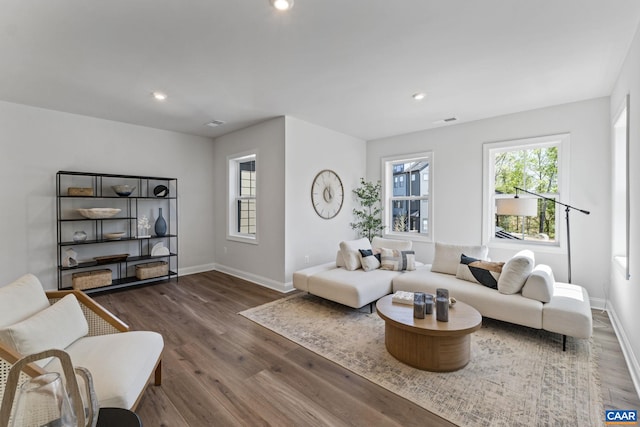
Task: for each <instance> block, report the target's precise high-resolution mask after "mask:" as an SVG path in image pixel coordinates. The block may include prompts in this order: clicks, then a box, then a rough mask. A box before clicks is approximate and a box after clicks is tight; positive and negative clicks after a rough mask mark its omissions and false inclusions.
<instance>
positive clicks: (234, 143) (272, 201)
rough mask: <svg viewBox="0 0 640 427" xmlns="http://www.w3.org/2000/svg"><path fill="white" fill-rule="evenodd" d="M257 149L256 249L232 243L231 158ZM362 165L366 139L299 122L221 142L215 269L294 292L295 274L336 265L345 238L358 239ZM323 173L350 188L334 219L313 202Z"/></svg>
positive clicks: (284, 120)
mask: <svg viewBox="0 0 640 427" xmlns="http://www.w3.org/2000/svg"><path fill="white" fill-rule="evenodd" d="M253 149H258V150H259V153H258V170H257V176H258V188H257V198H258V200H257V202H258V208H257V209H258V221H259V222H258V244H251V243H244V242H237V241H233V240H228V239H227V238H226V227H227V218H226V210H227V175H226V174H227V165H226V161H227V156H230V155H234V154H237V153H242V152H245V151H248V150H253ZM364 164H365V142H364V141H362V140H360V139H357V138H353V137H350V136H347V135H343V134H340V133H338V132H335V131H332V130H329V129H326V128H323V127H320V126H316V125H312V124H310V123H306V122H304V121H302V120H298V119H295V118H293V117H278V118H275V119H272V120H269V121H267V122H263V123H260V124H257V125H255V126H251V127H249V128H246V129H242V130H239V131H237V132H233V133H230V134H227V135H224V136H221V137H219V138H216V139H215V148H214V169H215V172H214V173H215V179H214V195H215V205H216V215H215V216H214V218H213V222H214V225H215V230H216V241H215V259H216V269H218V270H220V271H224V272H227V273H229V274H232V275H235V276H238V277H241V278H244V279H247V280H251V281H253V282H256V283H259V284H261V285H263V286H267V287H270V288H273V289H276V290H279V291H282V292H287V291H290V290H291V289H292V284H291V277H292V274H293V272H294V271H296V270H298V269H301V268H304V267H306V266H310V265H315V264H320V263H322V262H325V261H330V260H333V259H335V258H334V257H335V253H336V250H337V245H338V243H339V242H340V240H345V239H350V238H352V237H353V236H354V232H353V230H351V228H350V227H349V222H350V221H351V219H352V216H351V210H352V209H353V200H352V198H351V190H352V189H353V188H354V186H355V185H357V182H358V179H359V178H360V177H364V174H365V169H364ZM322 169H333V170H334V171H336V172H337V173H338V175H339V176H340V177H341V178H342V180H343V185H344V188H345V204H344V206H343V208H342V210H341V212H340V213H339V214H338V215H337V216H336V217H335V218H333V219H331V220H323V219H321V218H320V217H318V216H317V215H316V214H315V211H314V210H313V206H312V205H311V201H310V194H311V182H312V180H313V178H314V176H315V175H316V174H317V173H318V172H319V171H320V170H322ZM225 248H226V250H225ZM305 256H309V264H306V262H305Z"/></svg>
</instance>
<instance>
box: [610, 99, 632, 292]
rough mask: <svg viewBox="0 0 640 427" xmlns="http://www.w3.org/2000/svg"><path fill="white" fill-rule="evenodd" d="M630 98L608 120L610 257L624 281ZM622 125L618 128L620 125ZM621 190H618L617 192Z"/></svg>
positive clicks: (628, 217) (626, 274) (627, 268)
mask: <svg viewBox="0 0 640 427" xmlns="http://www.w3.org/2000/svg"><path fill="white" fill-rule="evenodd" d="M630 109H631V95H630V94H627V95H626V96H625V98H624V101H623V102H622V105H620V107H619V108H618V110H617V112H616V114H615V115H614V116H613V118H612V123H611V132H612V135H611V141H612V156H611V157H612V171H613V173H612V180H611V181H612V184H611V187H612V188H611V198H612V200H611V206H612V212H611V215H612V221H611V223H612V230H611V236H612V242H611V248H612V256H613V260H614V265H616V266H617V268H618V269H619V270H620V272H621V273H622V275H623V276H624V279H625V280H627V281H628V280H630V278H631V274H630V265H629V260H630V258H629V252H630V238H629V230H630V227H631V209H630V208H631V203H630V202H631V200H630V192H629V187H630V179H629V144H630V130H631V123H630V121H631V119H630V115H629V113H630ZM622 120H623V121H624V123H622V124H620V122H621V121H622ZM620 130H623V131H624V138H621V135H620ZM621 187H622V188H621Z"/></svg>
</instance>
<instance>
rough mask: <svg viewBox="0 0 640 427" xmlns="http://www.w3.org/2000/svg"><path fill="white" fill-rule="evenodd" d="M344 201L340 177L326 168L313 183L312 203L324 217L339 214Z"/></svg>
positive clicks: (329, 217)
mask: <svg viewBox="0 0 640 427" xmlns="http://www.w3.org/2000/svg"><path fill="white" fill-rule="evenodd" d="M343 201H344V189H343V188H342V181H341V180H340V177H339V176H338V175H337V174H336V173H335V172H334V171H332V170H329V169H325V170H322V171H320V172H318V174H317V175H316V177H315V178H314V179H313V184H311V203H312V204H313V209H315V210H316V213H317V214H318V215H319V216H320V217H321V218H324V219H331V218H333V217H334V216H336V215H338V212H340V209H341V208H342V202H343Z"/></svg>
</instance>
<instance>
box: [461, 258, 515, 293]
mask: <svg viewBox="0 0 640 427" xmlns="http://www.w3.org/2000/svg"><path fill="white" fill-rule="evenodd" d="M503 266H504V262H490V261H483V260H481V259H476V258H472V257H470V256H466V255H464V254H462V255H461V256H460V264H458V271H457V272H456V277H457V278H458V279H462V280H467V281H469V282H474V283H480V284H481V285H484V286H486V287H488V288H491V289H498V278H499V277H500V273H501V272H502V267H503Z"/></svg>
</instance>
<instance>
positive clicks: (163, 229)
mask: <svg viewBox="0 0 640 427" xmlns="http://www.w3.org/2000/svg"><path fill="white" fill-rule="evenodd" d="M155 228H156V236H164V235H165V234H167V221H165V220H164V218H163V217H162V208H160V213H159V214H158V219H156V227H155Z"/></svg>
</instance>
